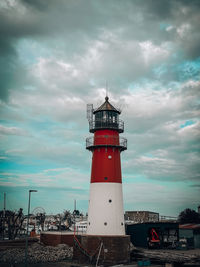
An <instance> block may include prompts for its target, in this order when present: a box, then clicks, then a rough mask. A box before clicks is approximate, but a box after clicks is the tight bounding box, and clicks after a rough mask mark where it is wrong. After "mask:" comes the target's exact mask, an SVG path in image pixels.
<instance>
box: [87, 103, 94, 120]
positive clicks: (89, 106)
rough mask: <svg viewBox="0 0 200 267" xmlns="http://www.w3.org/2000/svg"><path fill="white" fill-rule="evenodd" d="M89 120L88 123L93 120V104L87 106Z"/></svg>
mask: <svg viewBox="0 0 200 267" xmlns="http://www.w3.org/2000/svg"><path fill="white" fill-rule="evenodd" d="M87 119H88V121H91V120H92V119H93V104H87Z"/></svg>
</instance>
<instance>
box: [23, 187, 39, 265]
mask: <svg viewBox="0 0 200 267" xmlns="http://www.w3.org/2000/svg"><path fill="white" fill-rule="evenodd" d="M32 192H37V190H29V197H28V216H27V225H26V246H25V266H26V267H27V266H28V227H29V214H30V204H31V193H32Z"/></svg>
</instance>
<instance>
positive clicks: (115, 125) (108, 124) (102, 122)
mask: <svg viewBox="0 0 200 267" xmlns="http://www.w3.org/2000/svg"><path fill="white" fill-rule="evenodd" d="M89 128H90V132H91V133H94V132H95V131H96V130H101V129H111V130H116V131H118V132H119V133H123V132H124V122H123V121H122V120H118V121H113V120H109V119H98V120H97V119H96V120H90V121H89Z"/></svg>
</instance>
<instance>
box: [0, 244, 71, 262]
mask: <svg viewBox="0 0 200 267" xmlns="http://www.w3.org/2000/svg"><path fill="white" fill-rule="evenodd" d="M72 256H73V249H72V248H71V247H69V246H68V245H65V244H60V245H58V246H56V247H52V246H43V245H41V244H39V243H35V244H33V245H31V246H29V248H28V262H30V263H38V262H39V263H42V262H57V261H61V260H66V259H72ZM24 257H25V250H24V249H22V248H14V249H9V250H6V251H0V266H3V265H2V264H3V263H23V262H24Z"/></svg>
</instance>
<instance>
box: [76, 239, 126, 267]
mask: <svg viewBox="0 0 200 267" xmlns="http://www.w3.org/2000/svg"><path fill="white" fill-rule="evenodd" d="M77 240H78V242H79V243H80V244H79V245H78V243H77V242H75V243H74V249H73V250H74V253H73V259H74V260H76V261H78V262H79V263H86V262H90V263H91V262H92V263H93V264H96V262H97V259H98V264H103V266H109V265H113V264H120V263H128V262H129V261H130V236H128V235H125V236H93V235H81V236H77ZM101 244H102V245H101ZM85 251H87V253H84V252H85Z"/></svg>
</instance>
